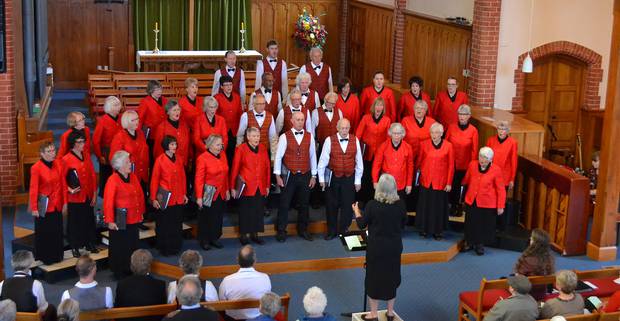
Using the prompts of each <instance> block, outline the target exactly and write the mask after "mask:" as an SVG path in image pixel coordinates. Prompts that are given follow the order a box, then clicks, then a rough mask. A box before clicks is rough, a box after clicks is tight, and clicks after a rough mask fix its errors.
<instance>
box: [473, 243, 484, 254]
mask: <svg viewBox="0 0 620 321" xmlns="http://www.w3.org/2000/svg"><path fill="white" fill-rule="evenodd" d="M475 251H476V255H478V256H480V255H484V246H482V245H477V246H476V249H475Z"/></svg>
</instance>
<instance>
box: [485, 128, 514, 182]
mask: <svg viewBox="0 0 620 321" xmlns="http://www.w3.org/2000/svg"><path fill="white" fill-rule="evenodd" d="M487 146H488V147H491V149H492V150H493V153H494V155H493V164H496V165H497V166H499V167H500V168H501V169H502V173H503V174H504V180H503V181H504V184H505V185H506V186H508V184H510V182H514V181H515V176H517V159H518V157H519V155H518V153H517V141H516V140H514V138H512V137H510V136H508V137H506V140H504V141H503V142H502V143H500V142H499V139H498V137H497V135H494V136H491V137H489V138H488V139H487Z"/></svg>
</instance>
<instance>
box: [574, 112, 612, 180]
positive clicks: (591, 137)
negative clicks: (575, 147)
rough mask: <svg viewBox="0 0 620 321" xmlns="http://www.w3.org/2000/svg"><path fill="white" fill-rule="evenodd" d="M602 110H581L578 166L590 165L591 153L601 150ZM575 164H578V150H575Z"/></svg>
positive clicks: (588, 166)
mask: <svg viewBox="0 0 620 321" xmlns="http://www.w3.org/2000/svg"><path fill="white" fill-rule="evenodd" d="M604 113H605V111H604V110H582V111H581V121H580V128H579V133H580V134H581V142H582V148H581V152H582V155H581V160H582V161H581V163H582V165H581V166H580V167H582V168H584V169H588V168H590V167H592V163H591V160H592V153H593V152H594V151H597V150H598V151H600V150H601V138H602V135H603V116H604V115H603V114H604ZM577 164H579V151H578V152H577Z"/></svg>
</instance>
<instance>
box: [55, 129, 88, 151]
mask: <svg viewBox="0 0 620 321" xmlns="http://www.w3.org/2000/svg"><path fill="white" fill-rule="evenodd" d="M72 131H73V128H69V129H67V130H66V131H65V132H64V133H62V135H61V136H60V149H58V152H57V153H56V155H58V157H63V156H65V155H67V153H68V152H69V151H70V150H71V148H69V143H68V142H67V139H68V138H69V134H71V132H72ZM84 136H86V137H84V139H85V142H84V154H86V155H89V157H90V142H91V140H90V128H88V127H84Z"/></svg>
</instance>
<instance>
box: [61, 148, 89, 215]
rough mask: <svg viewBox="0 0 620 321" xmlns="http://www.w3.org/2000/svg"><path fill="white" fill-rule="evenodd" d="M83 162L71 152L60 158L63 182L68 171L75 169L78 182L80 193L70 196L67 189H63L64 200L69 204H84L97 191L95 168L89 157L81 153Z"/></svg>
mask: <svg viewBox="0 0 620 321" xmlns="http://www.w3.org/2000/svg"><path fill="white" fill-rule="evenodd" d="M82 157H83V158H84V159H83V160H80V159H79V158H78V157H77V156H76V155H75V154H74V153H73V152H69V153H68V154H67V155H65V156H63V157H62V162H63V165H64V166H63V171H62V178H63V180H65V186H66V177H67V173H68V172H69V170H72V169H75V170H76V171H77V173H78V178H79V180H80V191H79V192H77V193H75V194H70V193H69V190H68V189H67V188H65V189H64V192H65V199H66V200H67V202H69V203H84V202H86V201H87V200H92V199H93V195H95V191H97V187H96V186H97V176H96V174H95V167H94V166H93V161H92V160H91V159H90V155H89V154H86V153H83V154H82Z"/></svg>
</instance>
